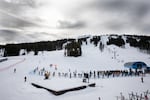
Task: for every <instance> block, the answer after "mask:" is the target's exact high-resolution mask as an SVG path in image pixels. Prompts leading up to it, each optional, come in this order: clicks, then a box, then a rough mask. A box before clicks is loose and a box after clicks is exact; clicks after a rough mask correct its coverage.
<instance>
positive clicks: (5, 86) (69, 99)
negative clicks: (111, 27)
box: [0, 44, 150, 100]
mask: <svg viewBox="0 0 150 100" xmlns="http://www.w3.org/2000/svg"><path fill="white" fill-rule="evenodd" d="M82 50H83V55H82V56H81V57H77V58H75V57H64V51H63V50H61V51H52V52H46V51H45V52H44V53H41V54H40V55H38V56H33V55H26V56H19V57H8V61H5V62H2V63H0V69H2V68H5V67H7V66H10V65H13V64H14V63H17V62H19V61H21V60H23V59H25V60H24V61H23V62H21V63H17V64H16V65H15V66H12V67H10V68H8V69H7V70H2V71H0V100H41V99H42V100H98V97H100V98H101V100H117V98H116V96H120V93H121V92H122V94H123V95H124V96H125V97H126V98H128V94H129V93H131V92H132V91H133V92H134V93H138V94H139V95H140V93H143V92H145V91H146V90H149V91H150V86H149V84H150V75H148V74H147V75H146V76H145V77H144V83H141V79H140V77H137V76H136V77H135V76H133V77H115V78H112V77H110V78H106V77H105V78H103V79H102V78H99V79H97V78H96V79H93V78H92V79H90V82H95V83H96V87H88V88H86V89H83V90H80V91H75V92H68V93H65V94H63V95H60V96H55V95H53V94H51V93H50V92H48V91H46V90H44V89H38V88H35V87H33V86H32V85H31V83H32V82H35V83H39V84H42V85H45V86H46V87H49V88H51V89H52V88H53V89H56V90H57V89H58V90H59V89H64V88H67V87H72V86H74V85H76V86H78V84H79V85H80V84H81V85H82V79H81V78H72V79H70V78H68V77H67V78H64V77H58V76H55V77H52V76H50V79H48V80H44V76H40V75H38V74H33V73H31V72H33V70H34V69H35V68H37V67H38V68H39V69H42V68H45V69H49V70H50V71H51V72H53V71H55V72H56V73H57V72H69V69H70V71H71V72H73V71H75V70H76V71H78V72H89V71H90V70H92V71H94V70H96V71H97V70H99V71H101V70H120V69H121V70H124V69H125V68H124V66H123V65H124V63H125V62H133V61H144V62H145V63H146V64H147V65H148V66H150V56H149V55H148V54H144V53H140V52H139V51H138V50H137V49H135V48H132V47H130V46H128V45H126V46H125V48H124V49H123V48H118V47H116V46H114V45H111V46H108V47H107V48H105V50H104V52H101V51H100V50H99V49H98V47H94V46H93V45H90V44H89V45H83V46H82ZM114 51H115V52H116V53H115V54H114ZM114 55H115V59H114ZM50 64H53V65H55V66H57V71H56V70H55V68H53V67H52V68H50V67H49V65H50ZM14 68H16V73H14ZM25 76H26V77H27V82H24V77H25Z"/></svg>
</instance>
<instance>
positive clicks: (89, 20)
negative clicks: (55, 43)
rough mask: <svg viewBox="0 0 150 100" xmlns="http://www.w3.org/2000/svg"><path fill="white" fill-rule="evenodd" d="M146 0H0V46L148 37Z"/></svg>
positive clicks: (149, 22) (148, 3) (149, 9)
mask: <svg viewBox="0 0 150 100" xmlns="http://www.w3.org/2000/svg"><path fill="white" fill-rule="evenodd" d="M149 18H150V1H149V0H0V35H1V37H0V43H10V42H11V43H12V42H15V43H17V42H34V41H41V40H56V39H60V38H68V37H73V36H81V35H85V34H87V35H89V34H94V35H99V34H139V35H141V34H144V35H150V20H149Z"/></svg>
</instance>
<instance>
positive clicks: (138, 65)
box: [124, 61, 148, 69]
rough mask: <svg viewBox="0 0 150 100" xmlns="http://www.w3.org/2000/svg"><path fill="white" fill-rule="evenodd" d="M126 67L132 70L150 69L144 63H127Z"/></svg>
mask: <svg viewBox="0 0 150 100" xmlns="http://www.w3.org/2000/svg"><path fill="white" fill-rule="evenodd" d="M124 67H127V68H131V69H142V68H148V66H147V65H146V64H145V63H144V62H141V61H139V62H127V63H125V64H124Z"/></svg>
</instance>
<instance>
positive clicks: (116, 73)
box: [33, 65, 145, 79]
mask: <svg viewBox="0 0 150 100" xmlns="http://www.w3.org/2000/svg"><path fill="white" fill-rule="evenodd" d="M33 73H34V74H39V75H41V76H45V78H46V79H48V78H49V77H56V76H58V77H68V78H110V77H127V76H143V75H144V74H145V73H144V72H143V71H137V70H134V71H133V70H131V69H130V70H105V71H99V70H93V71H92V70H89V71H77V70H73V71H72V70H71V69H68V71H67V72H62V71H60V70H57V67H56V66H55V67H54V68H53V70H52V66H51V65H50V68H47V69H45V68H42V69H39V68H38V67H36V68H35V69H34V70H33ZM47 76H48V77H47Z"/></svg>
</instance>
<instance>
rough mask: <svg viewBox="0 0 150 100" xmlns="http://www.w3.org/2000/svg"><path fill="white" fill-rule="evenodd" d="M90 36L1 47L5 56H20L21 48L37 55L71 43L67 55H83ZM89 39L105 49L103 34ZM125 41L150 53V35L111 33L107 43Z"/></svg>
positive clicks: (119, 43) (122, 45)
mask: <svg viewBox="0 0 150 100" xmlns="http://www.w3.org/2000/svg"><path fill="white" fill-rule="evenodd" d="M123 37H126V40H125V39H123ZM88 38H90V37H83V38H79V39H61V40H57V41H41V42H35V43H20V44H6V45H0V49H1V50H2V49H3V51H4V55H3V56H18V55H19V53H20V50H21V49H24V50H26V51H27V53H29V52H30V51H33V52H34V55H37V54H38V51H54V50H62V49H63V47H64V44H67V43H69V44H68V46H66V50H67V48H68V50H69V52H68V54H66V55H71V56H81V55H82V50H81V46H82V44H83V43H85V44H88V42H87V39H88ZM89 40H90V43H91V44H93V45H95V46H99V49H100V51H103V50H104V44H103V43H102V41H101V36H93V37H91V38H90V39H89ZM125 42H126V43H129V45H130V46H133V47H137V48H139V49H140V50H146V51H147V53H150V36H136V35H124V36H119V35H109V37H108V41H107V45H111V44H114V45H116V46H119V47H124V45H125ZM71 50H73V51H71ZM91 52H92V51H91ZM66 53H67V52H66Z"/></svg>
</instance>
